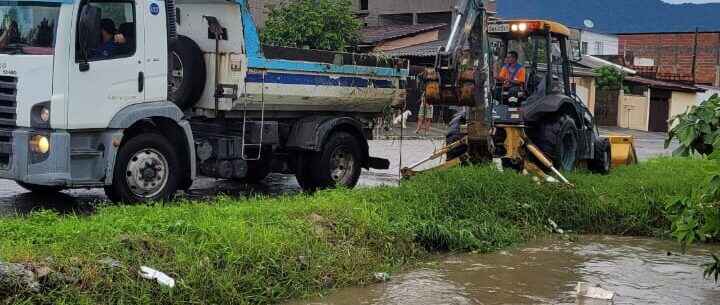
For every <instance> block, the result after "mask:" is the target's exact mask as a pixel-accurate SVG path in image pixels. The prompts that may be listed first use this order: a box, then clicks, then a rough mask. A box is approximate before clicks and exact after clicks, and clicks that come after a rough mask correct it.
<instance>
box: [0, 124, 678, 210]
mask: <svg viewBox="0 0 720 305" xmlns="http://www.w3.org/2000/svg"><path fill="white" fill-rule="evenodd" d="M602 132H603V133H605V134H608V133H626V134H627V133H631V134H632V135H634V136H635V138H636V145H637V149H638V155H639V156H640V158H641V159H647V158H649V157H652V156H657V155H668V154H669V153H670V151H668V150H665V149H664V148H663V142H664V137H665V136H664V134H660V133H644V132H631V131H627V130H603V131H602ZM400 143H401V142H400V141H399V140H381V141H371V142H370V154H371V155H372V156H376V157H380V158H386V159H389V160H390V164H391V165H390V169H389V170H371V171H365V172H363V174H362V176H361V178H360V182H359V185H360V187H372V186H378V185H395V184H397V183H398V177H399V175H398V172H399V168H400V164H401V162H400V161H401V160H402V164H403V165H404V166H409V165H412V164H414V163H416V162H418V161H420V160H423V159H425V158H426V157H428V156H429V155H430V154H431V153H432V152H433V151H434V150H436V149H439V148H441V147H442V146H443V145H444V141H443V140H440V139H424V140H404V141H402V149H401V145H400ZM437 162H439V160H438V161H436V162H434V163H433V162H431V163H428V164H427V166H432V165H433V164H437ZM300 191H301V190H300V187H299V186H298V184H297V181H296V180H295V177H294V176H291V175H275V174H274V175H271V176H270V177H268V178H267V179H266V180H265V181H264V182H263V183H262V184H259V185H243V184H238V183H234V182H233V181H227V180H216V179H200V180H198V181H196V182H195V184H194V185H193V187H192V188H191V190H190V191H189V193H188V194H185V195H184V196H186V197H189V198H193V199H201V198H212V197H213V196H216V195H219V194H226V195H230V196H237V197H242V196H252V195H254V194H265V195H277V194H292V193H296V192H300ZM105 200H106V198H105V195H104V193H103V191H102V190H99V189H93V190H70V191H65V192H63V193H61V194H55V195H53V196H49V197H48V196H39V195H35V194H30V193H28V192H27V191H25V190H24V189H22V188H21V187H19V186H18V185H17V184H15V182H12V181H8V180H2V179H0V216H2V215H12V214H16V213H19V214H26V213H28V212H31V211H33V210H36V209H52V210H56V211H59V212H61V213H65V212H70V213H83V214H85V213H92V211H93V210H94V206H95V205H96V203H99V202H103V201H105Z"/></svg>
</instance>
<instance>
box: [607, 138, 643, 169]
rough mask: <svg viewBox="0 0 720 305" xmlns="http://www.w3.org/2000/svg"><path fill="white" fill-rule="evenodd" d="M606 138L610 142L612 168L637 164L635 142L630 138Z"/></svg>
mask: <svg viewBox="0 0 720 305" xmlns="http://www.w3.org/2000/svg"><path fill="white" fill-rule="evenodd" d="M607 138H608V140H610V152H611V153H612V163H611V164H612V167H613V168H616V167H619V166H624V165H633V164H637V163H638V158H637V152H636V151H635V140H634V139H633V137H632V136H625V135H611V136H608V137H607Z"/></svg>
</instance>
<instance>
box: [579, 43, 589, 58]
mask: <svg viewBox="0 0 720 305" xmlns="http://www.w3.org/2000/svg"><path fill="white" fill-rule="evenodd" d="M588 47H589V44H588V43H587V41H583V42H582V49H581V52H582V55H588Z"/></svg>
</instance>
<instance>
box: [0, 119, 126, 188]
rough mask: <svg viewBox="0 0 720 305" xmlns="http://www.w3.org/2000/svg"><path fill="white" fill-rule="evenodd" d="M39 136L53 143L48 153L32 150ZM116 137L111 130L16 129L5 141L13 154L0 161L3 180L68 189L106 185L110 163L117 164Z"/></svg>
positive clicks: (0, 173) (0, 175)
mask: <svg viewBox="0 0 720 305" xmlns="http://www.w3.org/2000/svg"><path fill="white" fill-rule="evenodd" d="M38 135H39V136H44V137H46V138H47V139H48V140H49V141H48V142H49V143H50V145H49V150H48V152H47V153H45V154H41V153H39V152H33V150H32V147H31V146H32V144H31V139H32V138H33V137H34V136H38ZM113 136H115V133H113V132H109V131H105V132H89V133H70V132H68V131H65V130H52V131H50V130H36V129H30V128H18V129H15V130H13V131H12V136H11V137H10V139H9V141H8V139H7V138H6V139H5V140H6V141H8V142H9V143H11V146H9V147H11V153H10V154H9V158H4V159H3V160H0V178H2V179H10V180H15V181H21V182H25V183H29V184H37V185H47V186H60V187H66V188H72V187H93V186H102V185H105V184H106V179H105V178H106V168H107V165H108V160H110V159H111V160H112V161H114V152H115V147H113V145H112V144H111V143H112V139H113ZM121 137H122V133H121V132H120V138H121ZM6 147H8V146H7V145H6ZM107 156H112V158H108V157H107Z"/></svg>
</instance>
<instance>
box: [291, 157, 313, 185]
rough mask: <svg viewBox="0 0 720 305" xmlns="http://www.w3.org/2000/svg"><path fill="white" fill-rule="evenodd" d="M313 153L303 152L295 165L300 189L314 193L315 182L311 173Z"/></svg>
mask: <svg viewBox="0 0 720 305" xmlns="http://www.w3.org/2000/svg"><path fill="white" fill-rule="evenodd" d="M311 155H312V154H311V153H307V152H301V153H299V156H298V158H297V160H296V161H295V162H296V165H295V179H297V182H298V184H299V185H300V188H302V189H303V190H304V191H308V192H312V191H314V190H315V189H316V188H315V182H314V181H313V178H312V176H311V175H310V172H311V171H312V168H311V167H312V166H311V165H310V163H309V162H310V158H311V157H312V156H311Z"/></svg>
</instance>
